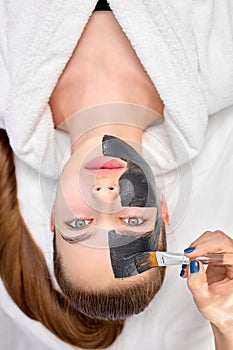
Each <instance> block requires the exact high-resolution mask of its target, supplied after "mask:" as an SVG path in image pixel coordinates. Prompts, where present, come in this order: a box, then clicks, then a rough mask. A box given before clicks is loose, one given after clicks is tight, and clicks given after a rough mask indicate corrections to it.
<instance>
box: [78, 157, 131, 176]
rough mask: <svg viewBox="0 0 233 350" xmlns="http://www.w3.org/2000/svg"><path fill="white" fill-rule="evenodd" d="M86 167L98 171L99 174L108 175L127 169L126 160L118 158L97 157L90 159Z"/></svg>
mask: <svg viewBox="0 0 233 350" xmlns="http://www.w3.org/2000/svg"><path fill="white" fill-rule="evenodd" d="M84 168H85V169H88V170H90V171H94V172H96V174H97V175H107V174H113V173H116V172H119V171H120V170H122V169H125V168H126V162H124V161H122V160H119V159H116V158H110V157H96V158H93V159H91V160H89V161H88V162H87V163H86V164H85V165H84Z"/></svg>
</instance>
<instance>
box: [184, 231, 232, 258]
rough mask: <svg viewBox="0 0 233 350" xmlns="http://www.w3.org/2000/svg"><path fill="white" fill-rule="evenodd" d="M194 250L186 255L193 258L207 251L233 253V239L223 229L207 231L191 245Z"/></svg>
mask: <svg viewBox="0 0 233 350" xmlns="http://www.w3.org/2000/svg"><path fill="white" fill-rule="evenodd" d="M190 247H193V250H192V251H191V252H190V253H189V252H186V251H185V255H188V257H190V258H193V257H197V256H200V255H204V254H207V253H233V239H232V238H231V237H229V236H227V235H226V234H225V233H223V232H222V231H219V230H217V231H214V232H212V231H206V232H205V233H203V234H202V235H201V236H200V237H199V238H198V239H196V240H195V241H193V242H192V243H191V245H190Z"/></svg>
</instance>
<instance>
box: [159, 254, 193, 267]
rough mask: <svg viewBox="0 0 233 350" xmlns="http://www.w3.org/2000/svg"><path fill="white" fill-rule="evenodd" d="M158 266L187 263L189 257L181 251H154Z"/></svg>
mask: <svg viewBox="0 0 233 350" xmlns="http://www.w3.org/2000/svg"><path fill="white" fill-rule="evenodd" d="M156 258H157V261H158V265H159V266H168V265H182V264H189V258H188V257H187V256H185V255H184V254H182V253H172V252H158V251H157V252H156Z"/></svg>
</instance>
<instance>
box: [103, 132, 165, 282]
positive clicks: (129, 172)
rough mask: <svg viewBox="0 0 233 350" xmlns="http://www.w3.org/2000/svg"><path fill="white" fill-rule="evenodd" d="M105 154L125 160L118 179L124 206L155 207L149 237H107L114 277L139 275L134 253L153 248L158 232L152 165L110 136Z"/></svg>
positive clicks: (104, 148) (124, 143) (156, 242)
mask: <svg viewBox="0 0 233 350" xmlns="http://www.w3.org/2000/svg"><path fill="white" fill-rule="evenodd" d="M102 150H103V155H104V156H109V157H114V158H119V159H122V160H124V161H126V162H127V169H126V171H125V172H124V173H123V174H122V175H121V177H120V179H119V189H120V190H119V195H120V199H121V205H122V206H123V207H155V208H157V217H156V222H155V226H154V230H153V232H152V233H151V234H150V236H148V237H140V238H135V237H132V236H124V235H122V234H118V233H117V232H116V231H115V230H109V233H108V239H109V247H110V256H111V263H112V268H113V272H114V275H115V277H116V278H124V277H130V276H134V275H136V274H138V271H137V269H136V266H135V263H134V254H136V253H139V252H147V251H155V250H156V249H157V247H158V239H159V232H160V210H159V200H158V196H157V192H156V183H155V179H154V175H153V173H152V170H151V168H150V167H149V165H148V164H147V163H146V161H145V160H144V158H143V157H142V156H141V155H140V154H139V153H138V152H137V151H135V149H134V148H133V147H131V146H130V145H128V144H127V143H126V142H125V141H123V140H121V139H119V138H117V137H114V136H110V135H105V136H104V137H103V140H102Z"/></svg>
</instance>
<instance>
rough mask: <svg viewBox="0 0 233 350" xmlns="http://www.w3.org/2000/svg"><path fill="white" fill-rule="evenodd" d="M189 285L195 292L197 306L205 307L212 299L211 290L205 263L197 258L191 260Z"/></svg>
mask: <svg viewBox="0 0 233 350" xmlns="http://www.w3.org/2000/svg"><path fill="white" fill-rule="evenodd" d="M188 287H189V289H190V291H191V293H192V294H193V297H194V301H195V303H196V304H197V307H198V308H199V309H200V310H201V309H203V308H205V307H206V306H207V305H208V302H209V300H210V291H209V285H208V282H207V276H206V272H205V269H204V267H203V264H202V263H201V262H199V261H197V260H192V261H191V262H190V267H189V274H188Z"/></svg>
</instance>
